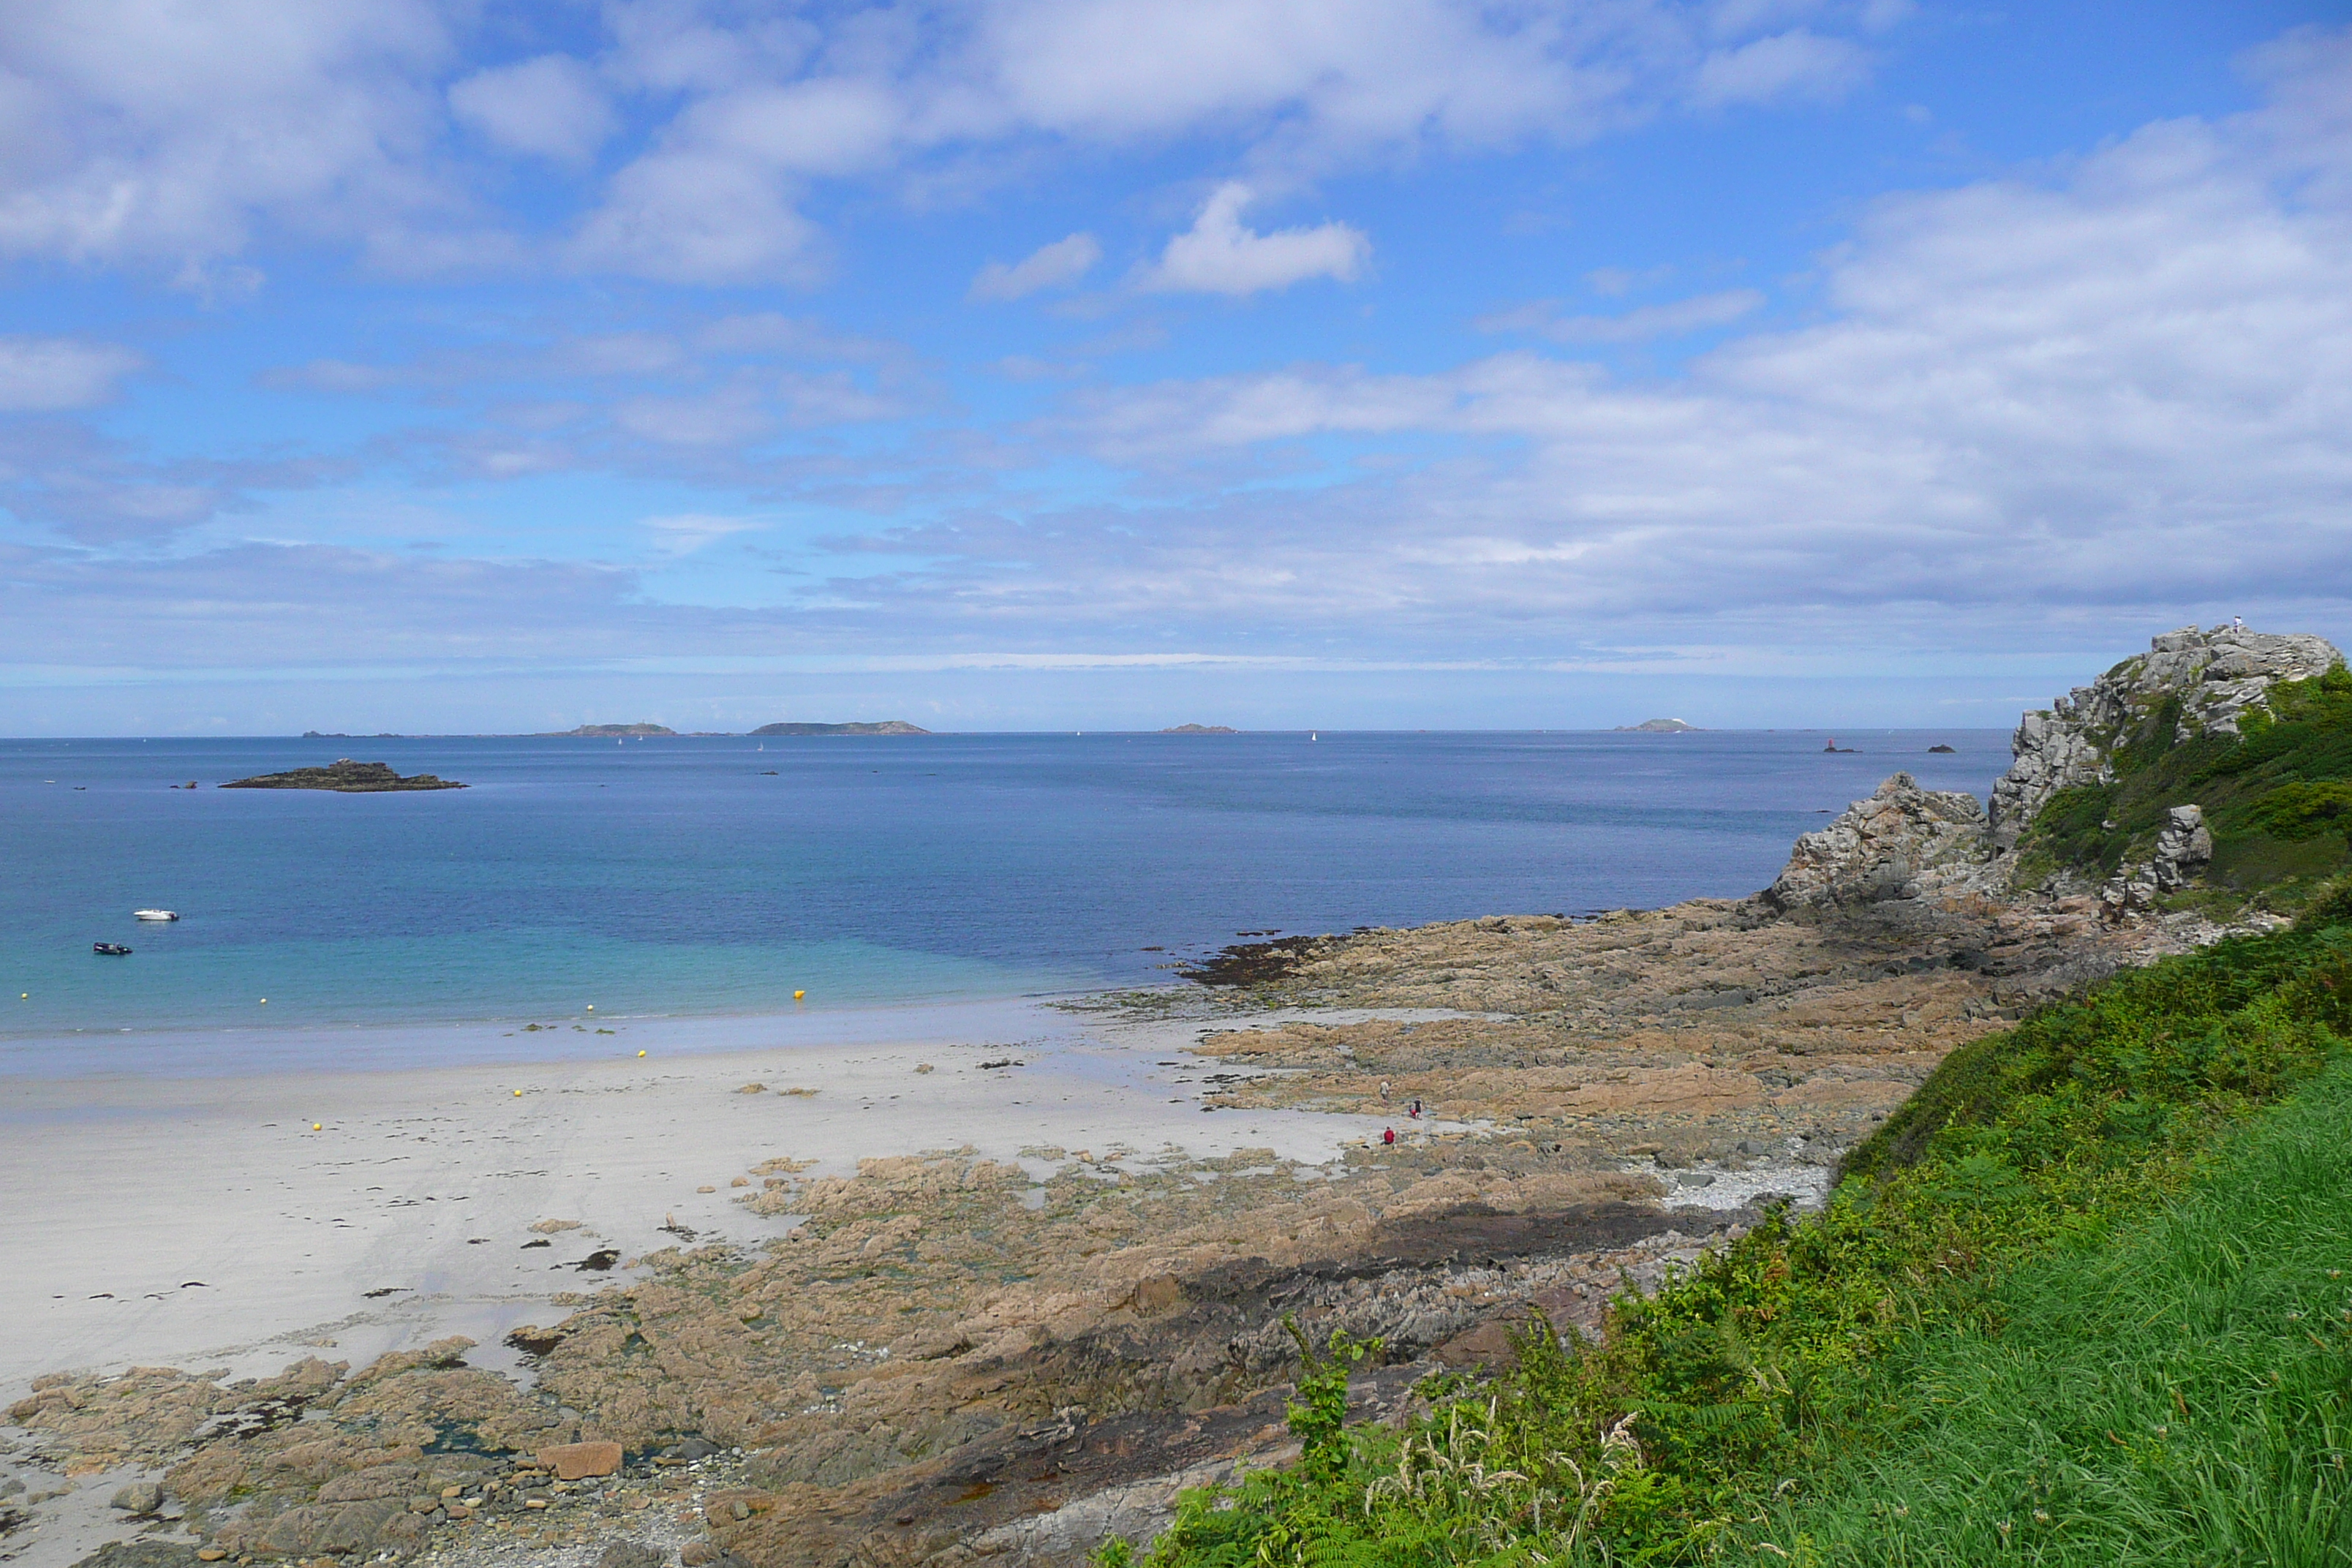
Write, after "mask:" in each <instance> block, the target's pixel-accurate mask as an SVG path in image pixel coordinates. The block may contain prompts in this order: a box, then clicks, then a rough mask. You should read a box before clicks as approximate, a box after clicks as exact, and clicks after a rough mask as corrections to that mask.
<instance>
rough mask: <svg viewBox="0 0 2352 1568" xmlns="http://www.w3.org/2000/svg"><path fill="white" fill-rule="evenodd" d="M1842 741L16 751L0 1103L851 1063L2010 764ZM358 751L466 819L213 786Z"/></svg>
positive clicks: (1612, 882)
mask: <svg viewBox="0 0 2352 1568" xmlns="http://www.w3.org/2000/svg"><path fill="white" fill-rule="evenodd" d="M1837 733H1838V735H1839V739H1840V742H1841V744H1842V745H1843V746H1846V747H1850V748H1852V749H1851V750H1850V751H1842V752H1837V753H1834V754H1832V753H1825V752H1823V751H1822V737H1823V734H1824V731H1819V730H1812V731H1790V730H1778V731H1720V730H1717V731H1696V732H1690V733H1684V734H1677V735H1659V734H1638V733H1628V732H1621V731H1319V732H1315V734H1316V738H1314V739H1311V740H1310V739H1309V734H1310V732H1309V731H1250V732H1244V733H1238V734H1232V735H1208V736H1203V735H1170V734H1160V733H1156V732H1133V731H1087V732H1084V733H1078V732H1071V731H1046V732H1025V733H998V734H974V733H969V732H965V733H941V734H931V735H923V736H895V737H887V738H885V737H875V738H863V737H823V738H808V739H791V740H785V741H782V742H779V741H776V740H769V741H766V742H764V743H763V742H761V741H760V740H759V739H757V738H755V737H750V736H697V737H688V736H674V737H672V736H665V737H655V738H650V739H646V740H635V739H632V740H630V741H627V742H625V743H619V744H616V743H614V742H612V741H609V740H595V739H586V738H572V737H520V736H507V737H429V738H428V737H396V738H395V737H345V736H331V737H323V738H320V739H308V740H306V739H301V738H295V737H252V738H236V739H230V738H221V739H200V740H189V739H146V740H141V739H120V738H117V739H86V740H15V741H0V812H5V818H6V820H7V822H8V823H9V825H10V829H9V835H8V837H9V841H10V843H11V851H10V860H11V862H12V865H11V872H12V874H11V875H10V877H8V878H7V879H5V885H0V932H5V943H0V983H5V992H6V995H5V1000H6V1002H7V1005H8V1013H7V1015H6V1016H5V1019H0V1072H6V1073H11V1074H24V1073H34V1074H52V1073H54V1074H75V1073H79V1072H87V1071H92V1070H135V1069H136V1068H137V1066H138V1064H140V1063H142V1061H152V1062H153V1063H154V1064H155V1065H156V1066H157V1067H158V1068H162V1067H163V1064H165V1063H166V1062H167V1061H168V1062H172V1063H175V1064H179V1065H181V1066H185V1065H186V1064H187V1063H190V1062H197V1061H203V1062H209V1063H210V1064H212V1065H213V1066H214V1068H215V1069H216V1070H237V1069H238V1068H239V1067H240V1065H242V1066H243V1067H245V1068H250V1069H252V1070H265V1068H266V1069H267V1070H285V1069H287V1068H299V1067H305V1066H309V1067H330V1066H332V1065H334V1059H335V1058H343V1057H349V1056H351V1055H352V1051H353V1049H354V1047H352V1046H351V1045H349V1044H345V1045H341V1046H337V1045H335V1044H334V1043H333V1042H334V1041H335V1040H336V1038H337V1037H338V1033H337V1032H341V1038H343V1039H344V1040H346V1041H348V1040H350V1039H351V1038H352V1034H351V1032H352V1031H373V1032H386V1034H387V1037H389V1032H398V1037H399V1039H400V1041H401V1042H402V1047H403V1049H404V1050H407V1051H411V1052H424V1053H425V1054H427V1055H430V1056H433V1057H436V1058H438V1059H445V1060H471V1059H485V1058H484V1056H483V1053H484V1052H486V1051H489V1052H496V1051H500V1050H510V1051H515V1052H518V1053H528V1054H529V1055H531V1056H534V1057H541V1056H546V1055H559V1056H560V1055H562V1054H565V1053H567V1052H583V1053H584V1052H593V1051H596V1050H601V1049H610V1048H612V1047H613V1044H614V1041H612V1040H609V1039H606V1038H605V1037H600V1036H598V1035H597V1034H596V1033H595V1030H596V1029H597V1028H600V1027H602V1028H610V1029H614V1030H621V1029H624V1028H625V1026H633V1025H634V1026H637V1027H640V1028H642V1027H643V1026H645V1025H646V1024H647V1023H649V1022H651V1021H656V1020H661V1021H667V1030H666V1032H667V1034H668V1035H669V1036H670V1037H674V1038H690V1037H694V1036H695V1035H696V1033H697V1031H696V1030H694V1029H692V1028H681V1027H679V1026H680V1025H683V1024H686V1023H688V1022H691V1021H693V1020H716V1019H725V1018H775V1017H778V1016H784V1015H790V1016H793V1019H794V1020H795V1021H794V1022H793V1025H792V1026H790V1029H789V1030H788V1031H787V1032H788V1033H791V1034H795V1035H797V1034H801V1033H803V1032H807V1033H809V1034H810V1035H811V1037H814V1035H815V1034H817V1033H822V1032H823V1031H824V1029H825V1028H828V1027H830V1028H832V1029H834V1030H835V1032H836V1033H843V1032H846V1033H851V1034H855V1033H856V1032H857V1031H859V1030H864V1029H873V1028H877V1027H880V1026H881V1025H880V1024H878V1023H877V1018H883V1019H887V1018H888V1017H890V1016H899V1017H910V1016H918V1015H921V1016H936V1010H937V1009H940V1008H941V1007H948V1006H981V1007H983V1008H997V1007H1000V1005H1003V1004H1008V1003H1013V1002H1017V1001H1020V1000H1022V999H1036V998H1042V997H1055V996H1067V995H1071V994H1081V993H1087V992H1094V991H1101V990H1106V989H1113V988H1122V987H1132V986H1139V985H1149V984H1165V983H1167V982H1168V981H1169V980H1170V979H1171V966H1173V965H1175V964H1177V963H1181V962H1183V961H1185V960H1188V959H1191V958H1195V957H1199V956H1202V955H1204V954H1206V953H1208V952H1213V951H1215V950H1216V949H1218V948H1220V947H1223V946H1224V945H1226V944H1228V943H1231V942H1241V941H1249V940H1253V939H1258V938H1263V937H1265V936H1270V935H1277V934H1279V935H1292V934H1299V933H1302V932H1320V931H1347V930H1350V929H1354V928H1357V927H1368V926H1404V925H1417V924H1423V923H1427V922H1430V921H1444V920H1455V919H1465V918H1472V917H1475V916H1480V915H1491V914H1512V913H1563V914H1577V913H1586V912H1591V911H1595V910H1604V909H1611V908H1620V907H1637V908H1638V907H1655V906H1658V905H1663V904H1667V903H1673V902H1676V901H1679V900H1683V899H1687V898H1694V897H1704V896H1712V897H1738V896H1741V895H1745V894H1747V893H1751V892H1754V891H1755V890H1757V889H1759V888H1761V887H1763V886H1765V885H1766V884H1767V883H1769V881H1770V880H1771V878H1772V876H1773V875H1774V874H1775V873H1776V872H1777V871H1778V869H1779V868H1780V864H1781V863H1782V861H1783V860H1784V859H1785V858H1786V857H1787V854H1788V849H1789V845H1790V841H1791V840H1792V839H1793V838H1794V837H1796V836H1797V835H1798V834H1800V833H1803V832H1806V831H1809V830H1811V828H1813V827H1817V826H1821V825H1822V822H1823V821H1825V820H1826V816H1827V814H1830V813H1833V812H1835V811H1837V810H1839V809H1842V808H1843V806H1844V805H1846V804H1847V803H1848V802H1850V801H1852V800H1853V799H1855V798H1858V797H1859V796H1862V795H1867V794H1868V793H1869V792H1870V791H1871V790H1872V789H1874V787H1876V785H1877V784H1878V783H1879V781H1880V780H1882V779H1883V778H1885V776H1886V775H1887V774H1889V773H1894V772H1895V771H1897V770H1898V769H1900V770H1904V771H1908V772H1910V773H1913V774H1914V775H1915V776H1916V777H1917V778H1918V779H1919V781H1920V782H1921V783H1922V784H1925V785H1927V787H1930V788H1937V789H1964V790H1968V791H1970V792H1972V793H1975V794H1977V795H1979V796H1981V795H1984V793H1985V792H1986V791H1987V790H1988V789H1989V788H1990V784H1991V782H1992V780H1993V779H1994V777H1996V776H1997V775H1998V774H1999V773H2000V771H2001V770H2002V769H2003V768H2004V767H2006V766H2007V764H2008V761H2009V752H2008V739H2009V731H2007V730H2005V729H2003V730H1985V729H1949V730H1901V731H1887V730H1875V731H1851V732H1848V731H1838V732H1837ZM362 741H364V742H365V743H364V744H361V743H360V742H362ZM1937 744H1943V745H1949V746H1951V747H1952V748H1953V750H1952V751H1951V752H1948V753H1937V752H1930V751H1929V750H1928V748H1929V747H1930V746H1931V745H1937ZM354 747H356V748H357V749H356V750H354V749H353V748H354ZM336 754H345V755H352V756H355V757H356V758H358V759H359V760H362V761H383V762H387V763H391V764H392V765H393V766H394V768H396V769H397V770H398V771H400V772H401V773H420V772H422V773H438V774H440V775H442V776H444V777H446V778H451V779H456V780H458V781H461V782H464V783H465V784H467V785H468V786H469V787H468V788H467V789H464V790H450V791H440V792H431V793H416V794H387V795H337V794H329V793H320V792H312V791H275V790H271V791H245V790H227V791H224V790H219V789H217V788H215V787H214V786H216V785H217V784H222V783H224V782H226V781H227V780H230V779H233V778H238V777H245V776H249V775H252V774H255V773H269V772H277V771H281V770H284V769H287V768H292V767H298V766H310V765H317V764H320V763H327V762H331V761H333V760H334V759H335V755H336ZM190 782H194V783H196V784H199V785H200V786H202V787H200V788H198V789H196V790H194V791H190V790H187V789H184V788H173V787H172V786H173V785H184V784H188V783H190ZM149 907H154V908H165V909H172V910H177V911H179V912H180V914H181V916H182V919H181V920H179V921H176V922H172V923H168V924H158V923H151V922H141V921H136V920H134V919H133V918H132V913H131V911H132V910H135V909H140V908H149ZM93 942H121V943H124V944H126V945H129V946H131V948H132V949H133V952H132V953H131V955H130V956H128V957H119V958H110V957H104V956H100V955H97V954H95V953H93V952H92V951H91V944H92V943H93ZM796 991H797V992H802V993H804V996H803V999H800V1000H797V1001H796V1000H795V998H794V995H793V993H794V992H796ZM264 998H266V999H267V1000H266V1001H265V1000H264ZM853 1014H856V1015H859V1017H857V1018H853V1017H851V1016H850V1015H853ZM997 1016H1012V1015H1010V1014H1004V1013H1001V1012H1000V1014H999V1015H997ZM827 1018H831V1019H832V1020H833V1022H832V1023H831V1024H830V1025H828V1024H826V1023H825V1022H824V1020H826V1019H827ZM531 1025H538V1026H540V1027H539V1028H538V1029H530V1028H529V1026H531ZM773 1032H775V1031H773V1030H771V1033H773ZM703 1033H706V1034H709V1035H710V1037H711V1038H712V1039H714V1040H716V1039H718V1038H719V1037H721V1036H722V1035H723V1034H724V1031H719V1032H717V1033H711V1032H710V1031H707V1030H706V1031H703ZM436 1042H440V1043H438V1044H436ZM318 1056H326V1057H328V1058H330V1059H326V1060H311V1059H310V1058H312V1057H318Z"/></svg>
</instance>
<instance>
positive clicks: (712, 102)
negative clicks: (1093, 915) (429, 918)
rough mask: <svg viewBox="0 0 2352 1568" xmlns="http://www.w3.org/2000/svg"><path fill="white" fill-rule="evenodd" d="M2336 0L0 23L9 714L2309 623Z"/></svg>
mask: <svg viewBox="0 0 2352 1568" xmlns="http://www.w3.org/2000/svg"><path fill="white" fill-rule="evenodd" d="M2348 13H2352V8H2347V5H2341V4H2339V5H2310V4H2274V3H2268V0H2250V3H2241V4H2234V5H2221V4H2187V3H2179V0H2174V3H2169V4H2168V3H2161V0H2159V3H2154V4H2137V5H2123V4H2114V5H2092V4H2082V5H2063V4H2055V5H2036V6H2015V7H2011V8H2007V9H2004V8H2000V7H1995V6H1987V5H1958V4H1943V3H1939V0H1716V3H1712V4H1691V3H1680V0H1518V3H1516V4H1511V5H1462V4H1449V3H1438V0H1295V3H1292V4H1287V5H1275V4H1254V5H1253V4H1235V3H1232V0H974V3H971V4H967V5H960V6H952V7H927V6H923V5H899V6H860V5H809V6H803V7H797V8H793V7H783V6H769V5H727V4H708V5H703V4H696V3H694V0H615V3H613V4H606V5H588V4H580V5H537V6H506V7H485V6H481V5H469V4H447V5H439V4H434V3H431V0H344V3H341V4H333V3H329V4H320V3H319V0H212V3H210V4H204V5H197V4H184V3H179V0H72V3H70V4H67V3H61V0H19V3H18V4H16V5H11V6H9V7H7V8H6V9H5V13H0V266H5V268H6V269H7V272H6V276H7V279H8V287H7V289H6V293H5V308H0V733H13V734H92V733H145V734H177V733H254V732H282V731H294V730H301V729H305V728H314V727H315V728H321V729H333V730H342V729H350V730H376V729H397V730H404V731H459V730H534V729H543V728H551V727H561V726H563V725H568V724H570V723H574V722H581V721H609V720H635V719H644V718H650V719H656V720H660V721H665V722H668V723H670V724H672V725H674V726H676V727H677V728H680V729H687V728H730V729H736V728H744V727H748V726H750V725H751V724H755V723H759V722H763V721H769V720H773V719H782V718H794V719H834V718H853V717H854V718H878V717H890V716H903V717H908V718H911V719H914V720H915V721H918V722H922V723H926V724H929V725H931V726H933V727H936V728H942V729H966V728H970V729H982V728H988V729H1028V728H1063V727H1080V728H1112V727H1123V726H1143V727H1157V726H1158V725H1160V724H1163V723H1173V722H1177V721H1186V720H1199V721H1223V722H1232V723H1240V724H1244V725H1249V726H1253V727H1255V726H1269V727H1270V726H1292V725H1296V726H1307V725H1320V726H1325V727H1334V728H1336V727H1342V726H1354V727H1391V726H1393V727H1441V726H1461V727H1486V726H1514V727H1516V726H1529V727H1569V726H1578V725H1590V724H1608V723H1615V722H1622V721H1630V720H1633V719H1638V718H1642V717H1645V716H1647V715H1649V714H1651V713H1655V712H1675V713H1679V714H1681V715H1682V716H1684V717H1685V718H1689V719H1691V720H1693V721H1696V722H1700V723H1706V724H1711V725H1743V724H1757V725H1764V724H1774V725H1790V724H1807V723H1818V724H1827V725H1846V726H1852V725H1856V724H1864V723H1868V724H1901V723H1910V724H1924V725H1950V724H2006V723H2008V722H2011V721H2013V719H2014V716H2015V712H2016V710H2017V709H2018V708H2020V707H2021V706H2023V705H2026V704H2027V703H2037V704H2038V703H2040V702H2042V701H2045V700H2047V699H2048V697H2049V696H2050V695H2051V694H2052V692H2053V691H2054V690H2056V689H2062V688H2063V687H2064V686H2066V685H2070V684H2073V683H2074V682H2076V681H2078V680H2081V679H2087V678H2088V677H2089V676H2090V675H2091V674H2093V673H2095V671H2096V670H2097V669H2098V668H2104V667H2105V665H2106V664H2107V663H2110V662H2112V661H2113V660H2114V659H2116V658H2120V657H2122V656H2124V655H2125V654H2127V653H2129V652H2131V651H2134V650H2136V649H2137V648H2138V647H2144V646H2145V639H2146V638H2147V637H2148V636H2149V635H2151V634H2152V633H2154V632H2156V631H2159V630H2163V629H2166V628H2168V627H2170V626H2177V625H2180V624H2183V623H2185V622H2188V621H2191V620H2198V621H2204V622H2209V623H2210V622H2211V621H2214V620H2217V619H2221V618H2226V616H2229V615H2231V614H2233V613H2235V614H2243V615H2245V616H2247V617H2248V619H2249V620H2250V621H2252V622H2253V623H2254V624H2256V625H2257V626H2271V627H2276V628H2278V629H2309V630H2316V631H2319V632H2322V633H2324V634H2326V635H2328V636H2331V637H2336V638H2338V640H2339V641H2340V640H2342V639H2343V637H2345V635H2346V634H2347V632H2352V625H2347V616H2346V615H2345V609H2346V605H2347V599H2352V551H2347V500H2352V441H2347V438H2346V432H2347V430H2352V30H2347V23H2352V14H2348Z"/></svg>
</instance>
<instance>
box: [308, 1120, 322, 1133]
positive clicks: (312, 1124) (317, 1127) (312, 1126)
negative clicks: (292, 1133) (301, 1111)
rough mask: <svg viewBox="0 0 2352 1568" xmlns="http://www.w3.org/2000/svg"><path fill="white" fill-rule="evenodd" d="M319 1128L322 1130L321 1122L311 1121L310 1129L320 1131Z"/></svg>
mask: <svg viewBox="0 0 2352 1568" xmlns="http://www.w3.org/2000/svg"><path fill="white" fill-rule="evenodd" d="M319 1130H320V1124H319V1123H318V1122H316V1121H313V1122H312V1123H310V1131H313V1132H316V1131H319Z"/></svg>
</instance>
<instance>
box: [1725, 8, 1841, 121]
mask: <svg viewBox="0 0 2352 1568" xmlns="http://www.w3.org/2000/svg"><path fill="white" fill-rule="evenodd" d="M1869 74H1870V55H1869V53H1868V51H1866V50H1864V49H1863V48H1862V47H1860V46H1858V45H1856V44H1853V43H1852V42H1850V41H1848V40H1847V39H1844V38H1830V37H1822V35H1821V34H1819V33H1815V32H1811V31H1810V30H1808V29H1806V28H1803V27H1799V28H1796V29H1794V30H1792V31H1790V32H1786V33H1778V34H1775V35H1773V36H1772V37H1769V38H1758V39H1755V40H1754V41H1753V42H1750V43H1746V44H1742V45H1740V46H1738V47H1736V48H1728V49H1717V50H1715V51H1713V52H1711V53H1710V54H1708V56H1707V57H1706V58H1705V59H1704V60H1702V61H1700V62H1699V68H1698V74H1697V76H1696V79H1695V80H1694V81H1693V82H1692V83H1691V92H1690V97H1691V101H1692V102H1694V103H1696V104H1697V105H1698V106H1699V107H1701V108H1703V109H1725V108H1729V107H1731V106H1733V105H1735V104H1742V103H1771V102H1773V101H1775V100H1781V99H1812V100H1836V99H1840V98H1843V97H1844V96H1845V95H1846V94H1847V93H1849V92H1851V91H1853V89H1855V88H1856V87H1859V86H1860V85H1861V84H1862V83H1863V81H1864V79H1867V78H1868V76H1869Z"/></svg>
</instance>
